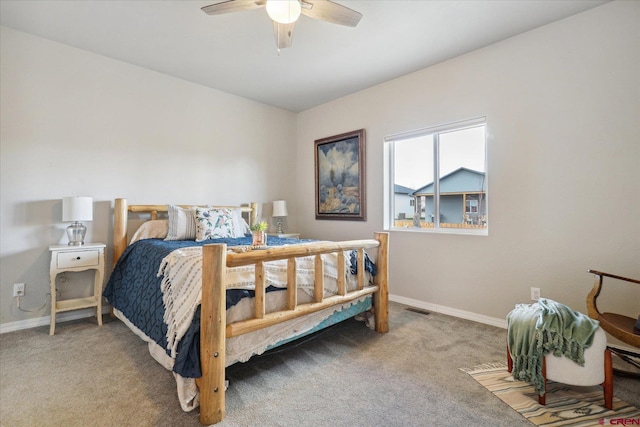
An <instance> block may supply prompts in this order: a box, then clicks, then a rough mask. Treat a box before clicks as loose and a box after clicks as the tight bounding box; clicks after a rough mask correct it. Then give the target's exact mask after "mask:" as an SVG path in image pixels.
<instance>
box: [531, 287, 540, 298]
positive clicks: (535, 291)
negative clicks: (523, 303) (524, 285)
mask: <svg viewBox="0 0 640 427" xmlns="http://www.w3.org/2000/svg"><path fill="white" fill-rule="evenodd" d="M539 299H540V288H531V301H538V300H539Z"/></svg>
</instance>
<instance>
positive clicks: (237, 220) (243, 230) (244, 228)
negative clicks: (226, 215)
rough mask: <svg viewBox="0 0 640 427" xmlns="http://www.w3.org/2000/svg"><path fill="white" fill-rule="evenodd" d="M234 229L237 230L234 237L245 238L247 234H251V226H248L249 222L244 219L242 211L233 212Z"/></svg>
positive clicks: (235, 210)
mask: <svg viewBox="0 0 640 427" xmlns="http://www.w3.org/2000/svg"><path fill="white" fill-rule="evenodd" d="M233 229H234V230H235V231H234V236H233V237H244V236H245V234H247V233H249V232H251V229H250V228H249V224H247V221H246V220H245V219H244V218H243V217H242V210H241V209H234V210H233Z"/></svg>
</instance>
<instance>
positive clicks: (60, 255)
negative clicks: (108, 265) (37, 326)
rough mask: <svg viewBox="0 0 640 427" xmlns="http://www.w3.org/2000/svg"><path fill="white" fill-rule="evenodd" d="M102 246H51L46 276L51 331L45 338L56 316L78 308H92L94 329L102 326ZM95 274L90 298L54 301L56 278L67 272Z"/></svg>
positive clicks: (52, 329) (103, 245) (95, 244)
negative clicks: (93, 309)
mask: <svg viewBox="0 0 640 427" xmlns="http://www.w3.org/2000/svg"><path fill="white" fill-rule="evenodd" d="M105 246H106V245H105V244H104V243H87V244H84V245H82V246H69V245H52V246H49V250H50V251H51V266H50V268H49V276H50V282H51V327H50V328H49V335H53V334H54V333H55V329H56V313H59V312H62V311H69V310H79V309H81V308H88V307H96V317H97V319H98V325H102V284H103V280H104V248H105ZM85 270H95V277H94V282H93V295H92V296H89V297H84V298H73V299H68V300H62V301H56V277H57V276H58V274H60V273H64V272H68V271H71V272H73V271H85Z"/></svg>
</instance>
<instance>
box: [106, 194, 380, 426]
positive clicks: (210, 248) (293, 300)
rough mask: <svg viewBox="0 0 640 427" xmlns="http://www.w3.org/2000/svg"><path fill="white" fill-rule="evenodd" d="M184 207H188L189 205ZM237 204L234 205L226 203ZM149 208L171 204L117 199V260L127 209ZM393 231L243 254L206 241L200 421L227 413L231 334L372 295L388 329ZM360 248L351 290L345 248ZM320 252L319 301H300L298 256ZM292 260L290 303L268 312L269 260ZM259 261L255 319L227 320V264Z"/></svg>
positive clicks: (154, 211)
mask: <svg viewBox="0 0 640 427" xmlns="http://www.w3.org/2000/svg"><path fill="white" fill-rule="evenodd" d="M183 207H189V206H187V205H184V206H183ZM227 207H229V208H237V207H235V206H227ZM256 208H257V204H255V203H252V204H251V206H250V207H242V209H243V211H244V212H246V213H248V215H249V223H250V224H253V223H255V222H256V217H257V215H256V212H257V209H256ZM129 212H134V213H148V214H150V216H151V219H157V217H158V213H159V212H167V206H166V205H127V201H126V199H116V200H115V205H114V228H113V233H114V241H113V245H114V254H113V255H114V256H113V262H114V265H115V263H116V262H117V261H118V259H119V258H120V256H121V255H122V253H123V252H124V250H125V249H126V247H127V244H128V239H127V222H128V217H129V215H128V213H129ZM388 245H389V235H388V233H375V234H374V239H370V240H352V241H343V242H318V243H306V244H300V245H288V246H282V247H277V246H274V247H269V249H265V250H255V251H247V252H243V253H233V252H229V253H227V245H226V244H211V245H205V246H203V249H202V258H203V259H202V262H203V271H202V304H201V325H200V363H201V370H202V377H201V378H198V379H196V383H197V385H198V388H199V390H200V422H201V423H202V424H215V423H218V422H220V421H222V419H223V418H224V416H225V350H226V347H225V346H226V338H231V337H235V336H238V335H242V334H245V333H248V332H252V331H255V330H258V329H262V328H266V327H268V326H271V325H274V324H277V323H280V322H284V321H286V320H289V319H293V318H296V317H300V316H304V315H306V314H310V313H314V312H317V311H319V310H322V309H325V308H328V307H332V306H336V305H340V304H343V303H346V302H350V301H353V300H355V299H357V298H360V297H362V296H365V295H370V294H373V298H374V300H373V311H374V314H375V330H376V331H377V332H379V333H385V332H388V330H389V322H388ZM365 249H376V256H375V262H376V268H377V274H376V275H375V277H374V286H369V287H365V283H364V282H365V275H364V268H363V267H364V265H365V263H364V260H365ZM351 250H356V251H357V259H358V269H357V289H356V290H354V291H347V289H346V284H345V271H344V268H345V267H344V262H341V260H343V259H344V256H345V255H344V253H345V251H351ZM326 253H337V254H338V293H337V294H336V295H334V296H331V297H327V298H325V297H324V295H323V293H324V275H323V264H322V259H321V257H320V256H321V255H322V254H326ZM305 256H315V287H314V301H313V302H310V303H306V304H298V303H297V286H296V273H295V271H296V258H297V257H305ZM281 259H287V260H288V261H287V290H286V292H287V307H286V308H285V309H284V310H281V311H277V312H270V313H265V289H266V285H265V275H264V263H265V262H267V261H274V260H281ZM246 265H254V266H255V276H256V278H255V282H256V284H255V298H254V299H255V306H254V317H253V318H252V319H248V320H244V321H240V322H235V323H230V324H227V323H226V301H225V300H226V293H225V292H226V289H225V286H224V283H225V274H226V268H227V267H239V266H246Z"/></svg>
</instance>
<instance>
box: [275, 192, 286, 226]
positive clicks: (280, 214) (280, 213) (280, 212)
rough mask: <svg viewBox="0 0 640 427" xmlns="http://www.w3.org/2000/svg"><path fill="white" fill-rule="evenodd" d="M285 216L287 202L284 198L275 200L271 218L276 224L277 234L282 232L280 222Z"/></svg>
mask: <svg viewBox="0 0 640 427" xmlns="http://www.w3.org/2000/svg"><path fill="white" fill-rule="evenodd" d="M286 217H287V202H285V201H284V200H275V201H274V202H273V218H274V219H275V220H276V224H277V225H278V234H282V233H283V231H282V223H283V222H284V219H285V218H286Z"/></svg>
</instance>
